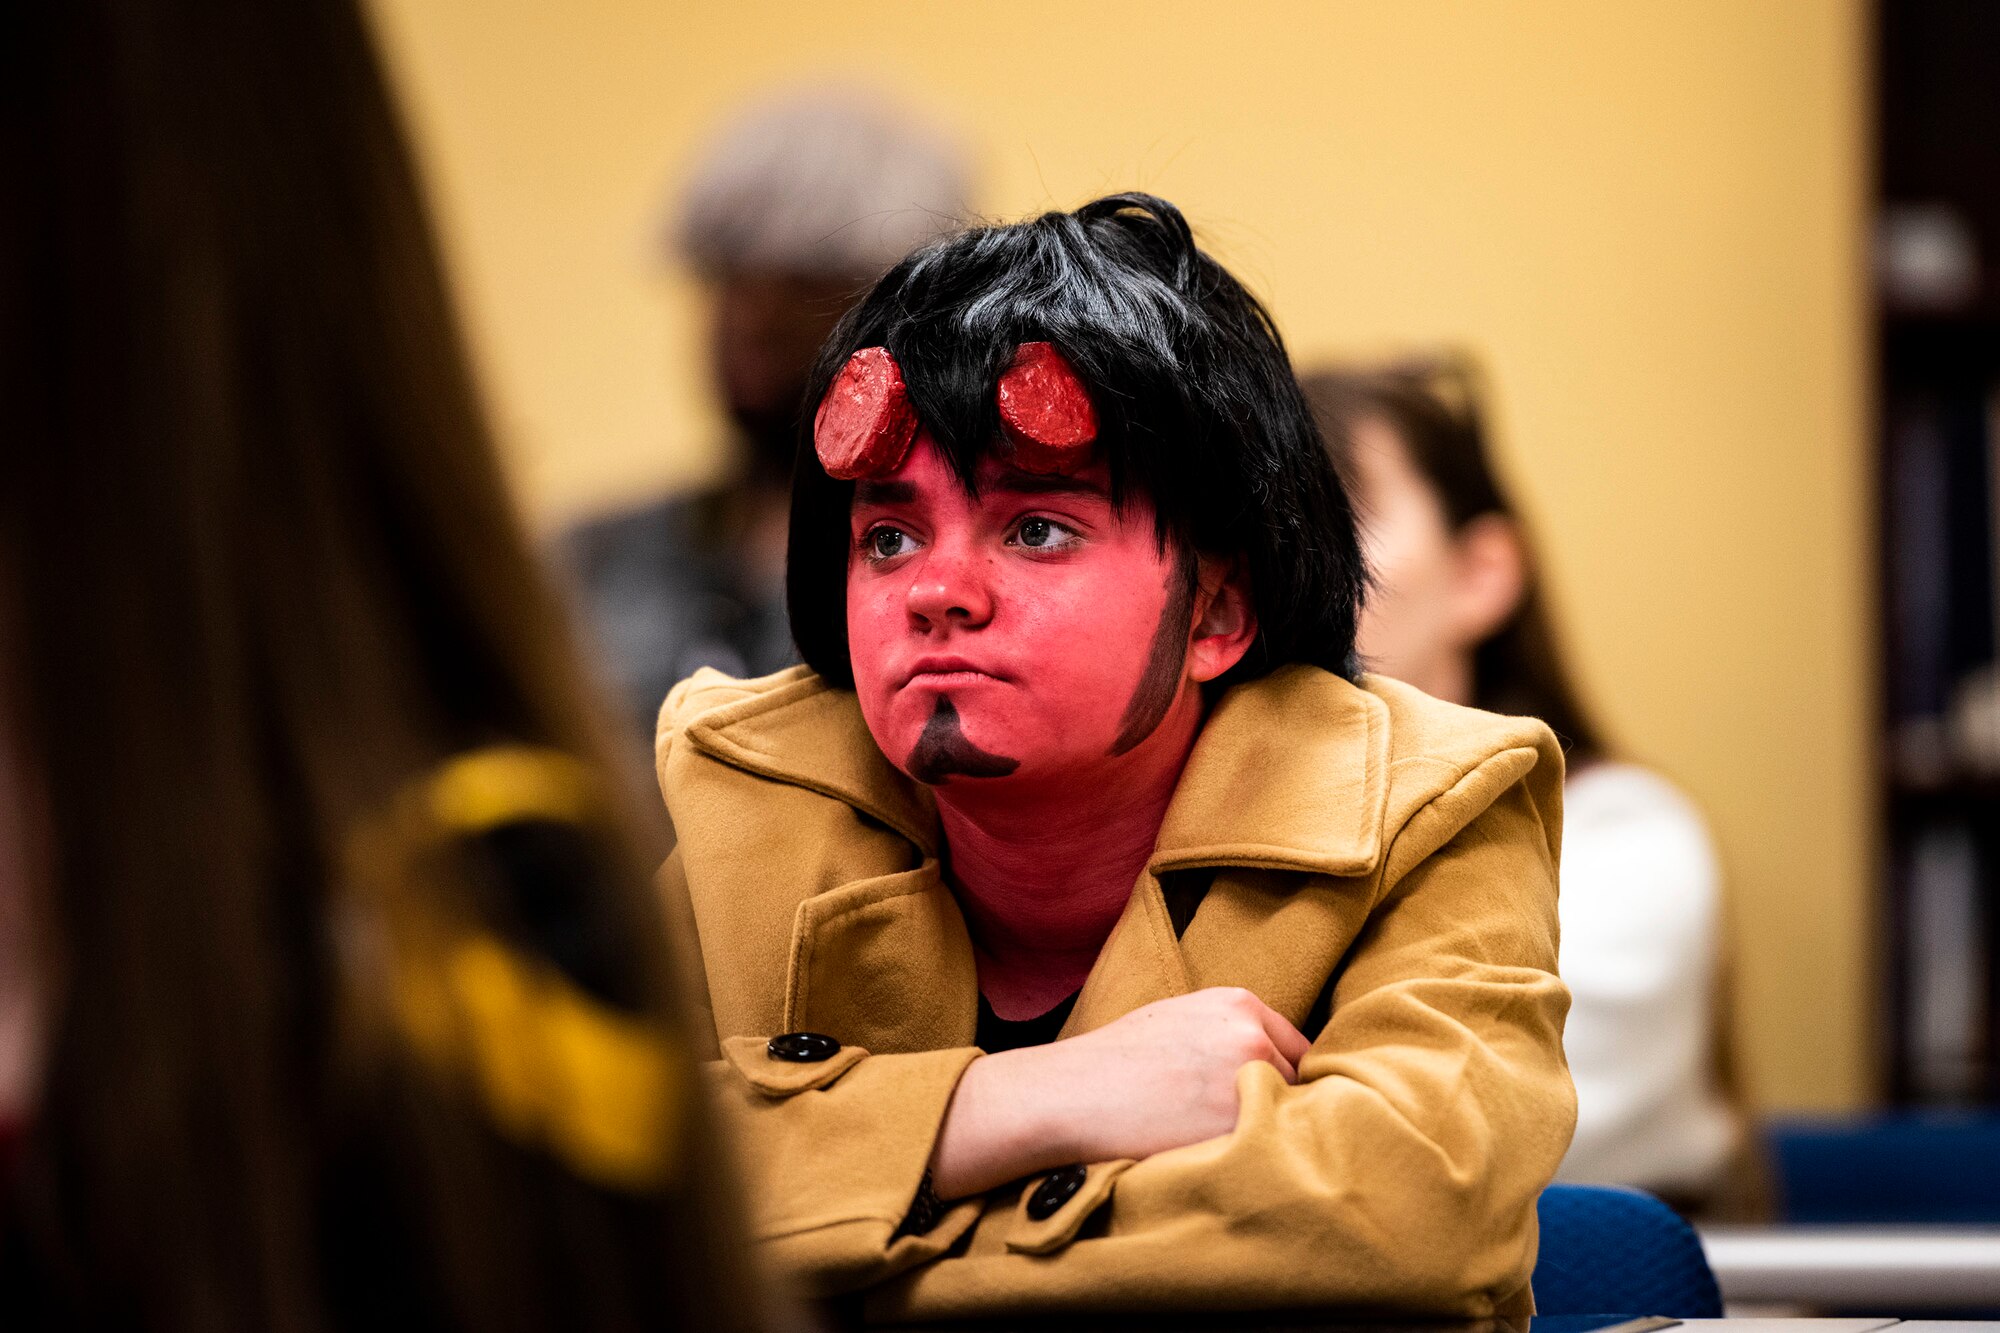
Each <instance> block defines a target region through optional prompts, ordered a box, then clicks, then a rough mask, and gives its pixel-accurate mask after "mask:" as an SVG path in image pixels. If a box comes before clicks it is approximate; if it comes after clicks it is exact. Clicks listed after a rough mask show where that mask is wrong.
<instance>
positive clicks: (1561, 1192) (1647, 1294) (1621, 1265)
mask: <svg viewBox="0 0 2000 1333" xmlns="http://www.w3.org/2000/svg"><path fill="white" fill-rule="evenodd" d="M1535 1211H1536V1213H1537V1215H1538V1216H1539V1217H1540V1219H1541V1229H1542V1244H1541V1253H1540V1256H1539V1257H1538V1258H1537V1259H1536V1260H1535V1277H1534V1287H1535V1313H1536V1315H1537V1316H1538V1317H1539V1316H1544V1315H1546V1316H1550V1317H1562V1316H1569V1315H1605V1314H1620V1315H1666V1316H1668V1317H1669V1318H1673V1319H1717V1318H1720V1317H1721V1315H1722V1292H1721V1291H1720V1290H1719V1289H1718V1288H1717V1287H1716V1285H1715V1274H1714V1273H1713V1272H1711V1271H1710V1270H1709V1267H1708V1256H1707V1255H1705V1254H1703V1253H1702V1250H1701V1238H1700V1237H1699V1236H1697V1235H1695V1234H1694V1228H1693V1227H1691V1226H1689V1225H1688V1224H1687V1223H1686V1222H1684V1221H1682V1220H1681V1217H1680V1215H1679V1214H1678V1213H1676V1212H1674V1210H1673V1209H1671V1208H1669V1207H1667V1206H1666V1205H1665V1204H1664V1203H1661V1202H1660V1201H1659V1200H1658V1199H1656V1198H1654V1197H1653V1196H1652V1195H1650V1194H1647V1193H1644V1192H1642V1191H1640V1190H1632V1189H1615V1188H1612V1187H1609V1186H1603V1185H1551V1186H1549V1187H1548V1188H1547V1189H1545V1190H1543V1191H1542V1197H1541V1200H1540V1201H1539V1202H1538V1203H1537V1204H1536V1205H1535Z"/></svg>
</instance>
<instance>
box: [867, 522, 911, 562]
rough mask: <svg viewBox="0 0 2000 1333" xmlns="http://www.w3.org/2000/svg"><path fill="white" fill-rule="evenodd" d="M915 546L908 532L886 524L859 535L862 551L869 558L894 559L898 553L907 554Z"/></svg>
mask: <svg viewBox="0 0 2000 1333" xmlns="http://www.w3.org/2000/svg"><path fill="white" fill-rule="evenodd" d="M916 547H917V544H916V542H915V541H914V540H912V539H911V537H910V534H909V533H907V532H904V531H903V530H902V529H901V528H892V527H890V526H888V525H887V524H883V525H881V526H879V527H873V528H870V529H868V531H867V532H865V533H863V534H862V535H861V549H862V552H863V553H864V554H866V555H867V557H868V558H869V559H870V560H894V559H895V558H896V557H897V556H899V555H908V554H909V553H910V552H911V551H914V550H915V549H916Z"/></svg>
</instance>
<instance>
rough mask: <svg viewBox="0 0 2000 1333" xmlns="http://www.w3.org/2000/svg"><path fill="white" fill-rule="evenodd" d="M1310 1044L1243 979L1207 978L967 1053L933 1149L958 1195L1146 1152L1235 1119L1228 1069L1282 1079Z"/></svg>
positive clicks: (940, 1174)
mask: <svg viewBox="0 0 2000 1333" xmlns="http://www.w3.org/2000/svg"><path fill="white" fill-rule="evenodd" d="M1311 1044H1312V1043H1310V1042H1309V1041H1307V1040H1306V1038H1305V1037H1304V1036H1303V1035H1302V1034H1301V1033H1300V1032H1299V1030H1298V1029H1297V1028H1295V1027H1293V1026H1292V1025H1291V1024H1290V1023H1289V1022H1287V1021H1286V1020H1285V1018H1284V1017H1283V1016H1282V1015H1281V1014H1279V1013H1277V1012H1276V1011H1274V1010H1273V1009H1271V1007H1270V1006H1268V1005H1266V1004H1265V1003H1264V1002H1263V1001H1262V1000H1259V999H1258V998H1257V997H1256V996H1255V995H1252V994H1251V993H1250V992H1249V991H1247V990H1241V989H1237V988H1234V987H1215V988H1212V989H1209V990H1202V991H1196V992H1195V993H1194V994H1192V995H1180V996H1176V997H1174V998H1173V999H1171V1000H1160V1001H1157V1002H1155V1003H1153V1004H1149V1005H1146V1006H1145V1007H1144V1008H1141V1009H1135V1010H1133V1011H1132V1012H1131V1013H1129V1014H1127V1015H1125V1016H1124V1017H1123V1018H1120V1019H1119V1020H1118V1021H1116V1022H1114V1023H1109V1024H1107V1025H1105V1026H1104V1027H1101V1028H1099V1029H1098V1030H1097V1031H1095V1032H1088V1033H1085V1034H1084V1035H1083V1036H1080V1037H1072V1038H1070V1039H1069V1040H1068V1041H1059V1042H1054V1043H1052V1044H1050V1045H1047V1046H1031V1047H1025V1048H1023V1049H1021V1050H1018V1051H1005V1052H1002V1053H1001V1054H999V1055H990V1056H986V1057H984V1058H983V1059H979V1060H975V1061H973V1062H972V1064H971V1065H970V1066H969V1067H968V1068H967V1069H966V1071H965V1075H964V1077H963V1078H962V1079H961V1080H960V1081H959V1085H958V1091H957V1093H956V1094H955V1095H954V1096H953V1098H952V1102H951V1106H950V1108H949V1109H948V1110H947V1111H946V1113H945V1120H944V1126H943V1128H942V1130H941V1131H940V1133H939V1135H938V1146H937V1150H936V1152H935V1154H934V1155H933V1157H932V1164H931V1171H932V1178H933V1181H934V1182H935V1185H936V1188H937V1190H938V1193H939V1194H941V1195H943V1196H944V1197H945V1198H948V1199H949V1198H958V1197H962V1196H964V1195H967V1194H976V1193H979V1192H981V1191H983V1190H987V1189H991V1188H992V1187H993V1186H995V1185H998V1184H1000V1183H1001V1182H1003V1181H1007V1180H1012V1179H1015V1178H1017V1177H1019V1176H1024V1175H1029V1174H1032V1173H1033V1172H1036V1171H1040V1170H1045V1169H1047V1168H1049V1167H1054V1166H1061V1165H1063V1164H1065V1163H1068V1162H1101V1161H1109V1160H1111V1159H1114V1158H1119V1157H1150V1156H1151V1155H1152V1154H1154V1153H1156V1152H1164V1151H1165V1150H1167V1149H1168V1148H1178V1147H1180V1146H1182V1145H1183V1144H1188V1143H1200V1142H1202V1141H1203V1140H1205V1139H1212V1138H1216V1137H1218V1136H1220V1135H1223V1134H1227V1133H1229V1132H1230V1131H1231V1130H1233V1129H1234V1128H1236V1113H1237V1101H1236V1072H1237V1070H1239V1069H1241V1068H1242V1067H1243V1066H1244V1065H1246V1064H1256V1063H1263V1064H1268V1065H1270V1066H1271V1067H1272V1068H1274V1069H1276V1070H1277V1071H1278V1073H1279V1074H1281V1075H1282V1076H1283V1077H1284V1079H1285V1081H1286V1082H1288V1083H1295V1082H1297V1081H1298V1063H1299V1061H1300V1060H1302V1059H1304V1058H1305V1054H1306V1050H1307V1049H1308V1048H1309V1047H1310V1046H1311Z"/></svg>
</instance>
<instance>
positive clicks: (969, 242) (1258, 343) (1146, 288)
mask: <svg viewBox="0 0 2000 1333" xmlns="http://www.w3.org/2000/svg"><path fill="white" fill-rule="evenodd" d="M1024 342H1049V343H1053V344H1055V346H1056V347H1057V348H1058V349H1060V350H1061V352H1062V354H1063V355H1064V357H1066V358H1067V359H1068V360H1069V363H1070V364H1071V365H1072V366H1074V367H1075V369H1076V372H1077V374H1078V375H1079V376H1080V377H1081V378H1082V379H1083V382H1084V384H1085V385H1086V386H1087V387H1088V388H1089V390H1090V395H1091V401H1092V403H1093V404H1094V405H1095V407H1096V409H1097V416H1098V442H1097V449H1098V451H1099V456H1101V457H1102V458H1104V460H1105V461H1106V463H1107V465H1108V467H1109V470H1110V473H1111V481H1112V487H1113V498H1114V500H1116V501H1118V502H1120V503H1123V502H1124V500H1125V498H1126V497H1127V496H1129V495H1131V494H1134V493H1137V494H1139V495H1143V496H1144V497H1146V499H1147V500H1149V501H1150V502H1151V504H1152V505H1153V508H1154V510H1155V513H1156V514H1157V516H1158V523H1159V534H1160V539H1161V542H1162V543H1163V545H1164V544H1166V543H1173V544H1177V545H1179V546H1181V547H1182V548H1183V549H1188V550H1194V551H1199V552H1202V553H1204V554H1208V555H1214V556H1224V557H1227V556H1241V557H1243V558H1244V559H1245V560H1246V562H1247V564H1248V568H1249V575H1250V582H1251V591H1252V600H1253V603H1254V605H1255V606H1256V610H1257V618H1258V637H1257V640H1256V642H1255V643H1254V644H1253V645H1252V647H1251V650H1250V652H1249V653H1247V654H1246V655H1245V657H1244V659H1243V661H1242V662H1241V663H1239V664H1238V665H1237V666H1236V667H1235V668H1234V669H1233V670H1232V671H1231V672H1230V673H1229V674H1228V675H1226V676H1225V677H1223V678H1222V680H1221V681H1220V682H1218V684H1219V685H1223V686H1226V685H1228V684H1231V683H1234V682H1236V681H1239V680H1246V679H1252V678H1255V677H1257V676H1261V675H1264V674H1266V673H1268V672H1269V671H1271V670H1273V669H1274V668H1276V667H1278V666H1280V665H1283V664H1285V663H1287V662H1304V663H1308V664H1311V665H1314V666H1319V667H1324V668H1325V669H1327V670H1329V671H1334V672H1338V673H1340V674H1342V675H1345V676H1348V677H1350V678H1352V677H1353V675H1354V674H1355V672H1356V665H1355V662H1354V632H1355V618H1356V615H1357V612H1358V608H1359V604H1360V598H1361V593H1362V589H1363V587H1364V584H1365V576H1364V574H1363V569H1362V562H1361V554H1360V548H1359V543H1358V541H1357V538H1356V534H1355V530H1354V520H1353V513H1352V510H1351V509H1350V507H1349V505H1348V501H1347V497H1346V494H1345V493H1344V492H1343V490H1342V489H1341V485H1340V482H1339V480H1338V479H1337V477H1336V476H1335V474H1334V470H1333V465H1332V463H1331V461H1330V459H1329V457H1328V454H1327V451H1326V449H1325V447H1324V446H1323V444H1322V443H1321V439H1320V435H1319V431H1318V428H1317V427H1316V426H1315V425H1314V422H1313V416H1312V413H1311V411H1310V410H1309V409H1308V407H1307V405H1306V401H1305V398H1304V396H1303V395H1302V394H1301V393H1300V391H1299V386H1298V382H1297V380H1296V379H1295V378H1294V376H1293V373H1292V367H1291V362H1290V359H1289V358H1288V357H1287V356H1286V354H1285V348H1284V343H1283V340H1282V339H1281V338H1280V337H1279V335H1278V331H1277V329H1276V327H1275V326H1274V325H1273V323H1272V322H1271V319H1270V316H1269V315H1268V314H1267V313H1266V312H1265V310H1264V308H1263V306H1262V305H1260V304H1259V303H1258V301H1257V299H1256V298H1255V297H1253V296H1251V295H1250V293H1249V292H1248V291H1246V290H1245V289H1244V287H1243V285H1242V284H1241V283H1239V282H1237V281H1236V279H1235V278H1234V277H1232V276H1230V274H1229V273H1228V271H1227V270H1225V269H1224V268H1223V267H1222V266H1221V265H1220V264H1218V263H1216V262H1215V261H1214V260H1213V259H1211V258H1210V257H1209V256H1208V255H1206V254H1204V253H1203V252H1202V251H1201V250H1200V249H1199V248H1198V247H1197V246H1196V244H1195V241H1194V235H1193V233H1192V232H1191V231H1190V230H1189V227H1188V224H1187V220H1186V219H1185V218H1184V217H1182V216H1181V212H1180V210H1179V209H1177V208H1175V207H1174V206H1173V205H1172V204H1170V203H1168V202H1166V201H1165V200H1164V199H1158V198H1155V197H1154V196H1152V195H1147V194H1117V195H1111V196H1108V197H1106V198H1103V199H1098V200H1095V201H1093V202H1092V203H1089V204H1086V205H1084V206H1083V207H1082V208H1079V209H1077V210H1076V211H1075V212H1073V213H1045V214H1043V215H1042V216H1041V217H1038V218H1034V219H1032V220H1030V221H1027V222H1021V223H1017V224H1014V225H1011V226H998V227H980V228H974V229H971V230H968V231H964V232H961V233H959V234H957V235H954V236H951V237H948V238H946V239H944V240H941V241H938V242H935V243H933V244H931V245H929V246H926V247H924V248H923V249H921V250H918V251H917V252H915V253H914V254H912V255H910V256H909V257H908V258H906V259H904V260H903V262H901V263H900V264H898V265H897V266H896V267H895V268H893V269H891V270H890V271H889V272H888V273H887V274H885V275H884V276H883V277H882V279H881V280H880V281H878V282H877V283H876V284H875V285H874V287H873V288H871V289H870V290H869V292H868V293H867V295H865V296H864V297H863V298H862V299H861V301H860V302H859V303H858V304H857V305H856V306H855V307H854V308H853V309H852V310H850V311H848V313H847V314H846V315H845V316H844V317H843V318H842V319H841V321H840V323H839V325H838V326H837V327H836V328H835V329H834V331H833V334H832V336H831V337H829V338H828V340H827V343H826V346H825V347H824V348H823V349H821V352H820V356H819V360H818V362H817V364H816V366H815V368H814V372H813V376H812V380H811V385H810V388H809V389H808V392H807V397H806V400H805V407H804V411H803V414H802V415H803V421H802V423H801V431H800V436H801V440H800V447H799V453H798V461H797V465H796V468H795V470H794V477H793V484H792V521H791V537H790V550H789V553H788V556H787V569H786V599H787V604H788V608H789V612H790V616H791V624H792V636H793V638H794V640H795V641H796V642H797V644H798V647H799V652H800V655H801V656H802V657H803V658H804V660H805V661H806V663H807V664H808V665H810V666H811V667H812V668H813V669H814V670H815V671H817V672H818V673H819V674H820V675H822V676H824V677H825V678H827V679H828V680H829V681H830V682H832V683H834V684H836V685H840V686H843V687H850V686H852V684H853V680H854V677H853V669H852V664H851V662H850V660H849V656H848V645H847V614H846V580H847V558H848V550H849V547H850V545H851V541H850V536H849V532H848V507H849V502H850V501H851V499H852V497H853V493H854V484H853V483H852V482H847V481H838V480H836V479H834V478H832V477H829V476H828V475H827V474H826V472H825V470H824V469H822V468H821V467H820V465H819V458H818V455H817V454H816V453H815V451H814V449H813V446H812V439H811V426H812V418H813V414H814V411H815V410H816V409H817V407H818V404H819V401H820V399H821V398H822V397H823V396H824V395H825V393H826V391H827V388H828V386H829V385H830V384H831V383H832V381H833V377H834V376H835V375H836V374H837V373H838V372H839V371H840V368H841V367H842V366H843V365H845V364H846V362H847V359H848V357H850V356H851V355H853V354H854V353H855V352H856V351H858V350H860V349H861V348H864V347H886V348H888V349H889V354H890V355H891V356H893V357H894V358H895V360H896V364H897V365H898V367H900V369H901V370H902V374H903V380H904V383H905V384H906V385H907V386H908V390H909V395H910V401H911V404H912V405H913V406H914V407H915V408H916V411H917V416H918V418H919V419H920V420H921V422H922V423H923V426H924V428H925V429H926V430H927V431H928V432H929V434H930V436H931V438H932V439H933V440H934V441H935V442H936V443H937V446H938V448H939V449H940V451H941V452H942V453H943V455H944V457H945V459H946V461H947V462H948V464H949V466H950V467H951V469H952V471H953V473H954V474H955V475H956V476H957V477H958V478H959V480H960V481H961V482H962V483H963V484H964V485H965V486H966V488H967V490H968V491H970V490H971V489H973V486H974V477H975V476H976V473H977V469H978V466H979V463H980V461H981V459H982V458H983V457H984V456H985V455H987V454H988V453H995V454H998V455H1000V456H1001V457H1003V458H1004V457H1005V449H1006V446H1005V445H1004V444H1003V443H1002V441H1001V437H1000V418H999V407H998V404H997V402H996V399H995V390H996V386H997V384H998V382H999V379H1000V375H1001V373H1002V372H1003V371H1005V370H1006V369H1007V366H1008V365H1009V364H1010V363H1011V362H1012V360H1013V358H1014V353H1015V350H1016V349H1017V348H1018V347H1019V346H1020V345H1021V344H1022V343H1024Z"/></svg>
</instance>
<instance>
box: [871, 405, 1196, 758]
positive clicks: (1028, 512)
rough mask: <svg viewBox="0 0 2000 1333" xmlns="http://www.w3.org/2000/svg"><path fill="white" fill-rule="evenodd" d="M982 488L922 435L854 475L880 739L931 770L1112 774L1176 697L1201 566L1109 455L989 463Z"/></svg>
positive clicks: (1185, 688) (1181, 692) (1189, 698)
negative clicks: (1044, 464)
mask: <svg viewBox="0 0 2000 1333" xmlns="http://www.w3.org/2000/svg"><path fill="white" fill-rule="evenodd" d="M978 482H979V492H980V493H979V496H978V497H977V498H974V497H972V496H970V495H968V494H967V493H966V491H965V490H964V488H963V487H961V486H960V485H959V482H958V479H957V478H956V477H955V476H954V475H953V474H952V472H951V470H950V468H949V467H948V466H947V464H946V463H945V461H944V459H943V457H942V455H941V454H940V453H939V452H938V450H937V448H936V446H935V445H934V444H933V443H932V442H931V441H930V439H929V437H928V436H927V435H925V434H923V433H919V434H918V435H917V436H916V438H915V441H914V443H913V445H912V446H911V448H910V449H909V451H908V452H907V454H906V456H905V457H904V458H903V460H902V461H901V463H900V464H899V465H898V466H897V467H896V468H895V469H894V470H893V471H891V472H889V473H887V474H886V475H882V476H878V477H872V478H866V479H863V480H861V481H859V482H857V483H856V486H855V494H854V502H853V507H852V510H851V518H850V525H849V526H850V532H851V535H852V537H853V546H852V547H851V549H850V552H849V555H848V573H847V632H848V646H849V651H850V653H851V655H852V659H853V666H854V678H855V691H856V694H857V695H858V697H859V699H860V703H861V711H862V715H863V716H864V717H865V718H866V720H867V723H868V729H869V731H870V732H871V733H872V734H873V735H874V737H875V740H876V743H877V744H878V745H880V746H881V747H882V750H883V752H884V753H885V754H887V755H888V756H889V758H890V760H891V761H892V762H894V763H895V764H897V765H898V766H899V767H900V768H902V769H903V771H904V772H906V773H909V774H910V775H911V776H912V777H915V778H917V779H918V780H919V781H923V782H928V783H933V784H936V783H953V784H956V783H958V782H961V781H966V782H970V781H975V780H976V781H980V782H982V783H994V784H999V783H1047V782H1051V781H1077V780H1079V779H1082V778H1087V777H1088V775H1090V774H1092V773H1095V772H1102V771H1103V770H1104V767H1105V765H1106V764H1107V761H1110V760H1114V759H1115V758H1116V757H1117V756H1118V755H1121V754H1123V753H1125V752H1127V751H1129V750H1132V749H1133V748H1134V747H1136V746H1138V745H1140V744H1141V743H1143V742H1144V741H1145V740H1146V739H1147V738H1148V737H1150V736H1151V735H1153V734H1154V733H1155V732H1156V731H1157V730H1158V729H1159V727H1160V724H1161V722H1162V721H1163V720H1165V719H1166V718H1167V717H1169V716H1170V715H1172V714H1174V713H1175V710H1177V709H1193V710H1195V711H1196V713H1197V714H1198V711H1199V708H1200V701H1199V693H1198V691H1197V690H1195V689H1194V688H1193V687H1192V685H1190V684H1189V683H1188V680H1187V677H1186V672H1185V670H1184V663H1185V661H1186V654H1187V647H1188V641H1189V633H1190V629H1191V622H1192V616H1193V601H1194V594H1193V571H1192V570H1191V569H1190V568H1188V567H1187V565H1186V562H1184V561H1183V560H1181V559H1180V558H1179V557H1178V556H1177V555H1176V554H1175V553H1174V552H1173V551H1171V550H1169V551H1167V552H1165V553H1162V552H1161V550H1160V549H1159V544H1158V541H1157V539H1156V536H1155V533H1154V527H1153V522H1154V520H1153V511H1152V508H1151V506H1149V505H1147V504H1145V503H1144V502H1143V501H1140V500H1137V499H1132V498H1128V500H1127V502H1126V505H1125V508H1124V512H1123V513H1120V512H1119V511H1118V510H1117V509H1115V508H1114V507H1113V506H1112V504H1111V500H1110V496H1109V474H1108V471H1107V469H1106V468H1105V466H1104V465H1103V464H1102V463H1101V462H1087V463H1086V464H1085V465H1084V466H1082V467H1080V468H1078V469H1077V470H1075V471H1072V472H1066V473H1035V472H1028V471H1025V470H1022V469H1019V468H1015V467H1011V466H1008V465H1006V464H1003V463H1002V462H1000V461H999V460H998V459H994V458H988V459H987V460H985V461H984V462H983V463H982V464H981V465H980V472H979V476H978Z"/></svg>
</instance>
